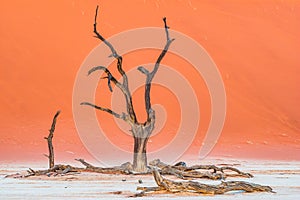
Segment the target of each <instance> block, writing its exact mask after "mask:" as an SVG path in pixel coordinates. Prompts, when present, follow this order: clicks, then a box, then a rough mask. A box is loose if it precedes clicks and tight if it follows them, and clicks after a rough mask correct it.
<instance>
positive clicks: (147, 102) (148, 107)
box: [138, 17, 175, 122]
mask: <svg viewBox="0 0 300 200" xmlns="http://www.w3.org/2000/svg"><path fill="white" fill-rule="evenodd" d="M163 21H164V27H165V31H166V38H167V42H166V44H165V47H164V49H163V50H162V52H161V53H160V55H159V57H158V58H157V60H156V63H155V65H154V68H153V70H152V71H151V72H149V71H148V70H147V69H145V68H144V67H139V68H138V70H139V71H140V72H142V73H143V74H145V75H146V77H147V78H146V85H145V105H146V112H147V121H148V122H150V121H151V113H152V111H153V110H152V107H151V101H150V90H151V83H152V80H153V78H154V76H155V74H156V72H157V70H158V68H159V65H160V62H161V61H162V59H163V58H164V56H165V55H166V53H167V52H168V49H169V47H170V45H171V43H172V42H173V41H174V40H175V39H174V38H173V39H170V36H169V31H168V29H169V28H170V27H168V26H167V18H166V17H164V18H163Z"/></svg>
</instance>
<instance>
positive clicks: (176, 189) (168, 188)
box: [135, 168, 273, 197]
mask: <svg viewBox="0 0 300 200" xmlns="http://www.w3.org/2000/svg"><path fill="white" fill-rule="evenodd" d="M153 176H154V179H155V182H156V184H157V185H158V187H138V188H137V190H142V192H141V193H138V194H136V195H135V197H137V196H145V195H147V194H154V193H159V194H162V193H166V194H168V193H183V192H184V193H196V194H211V195H215V194H224V193H226V192H229V191H244V192H273V190H272V188H271V187H269V186H263V185H259V184H254V183H249V182H244V181H226V182H225V181H223V182H222V183H220V184H218V185H209V184H203V183H199V182H196V181H172V180H169V179H167V178H165V177H163V176H162V175H161V174H160V173H159V171H158V170H157V169H155V168H154V169H153Z"/></svg>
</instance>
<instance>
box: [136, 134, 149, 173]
mask: <svg viewBox="0 0 300 200" xmlns="http://www.w3.org/2000/svg"><path fill="white" fill-rule="evenodd" d="M147 141H148V138H139V137H134V150H133V170H134V171H137V172H147V152H146V146H147Z"/></svg>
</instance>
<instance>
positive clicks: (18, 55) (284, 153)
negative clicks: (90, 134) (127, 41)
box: [0, 0, 300, 161]
mask: <svg viewBox="0 0 300 200" xmlns="http://www.w3.org/2000/svg"><path fill="white" fill-rule="evenodd" d="M126 2H127V1H96V0H95V1H88V2H87V1H76V0H73V1H71V0H65V1H50V0H49V1H7V2H6V3H2V5H1V7H0V19H1V25H0V28H1V29H0V44H1V46H0V52H1V61H0V62H1V67H0V91H1V98H0V113H1V115H0V122H1V123H0V160H11V161H12V160H20V159H23V160H26V159H41V158H42V156H41V155H42V154H43V153H46V152H47V147H46V143H45V141H44V139H43V137H44V136H46V135H47V130H48V128H49V127H50V125H51V120H52V116H53V115H54V113H55V112H56V110H58V109H61V110H62V114H61V116H60V117H59V122H58V124H57V130H56V132H55V140H54V144H55V148H56V152H57V156H58V159H65V158H70V159H71V158H78V157H85V158H90V157H89V156H88V152H87V150H85V148H84V146H83V144H82V143H81V141H80V139H79V136H78V134H77V131H76V128H75V124H74V121H73V116H72V90H73V84H74V80H75V78H76V73H77V71H78V69H79V68H80V66H81V64H82V62H83V60H84V59H85V57H86V56H87V55H88V54H89V53H90V51H91V50H92V49H93V48H94V47H96V45H98V44H99V43H100V42H99V41H98V40H97V39H95V38H93V37H92V35H93V33H92V30H93V29H92V28H93V26H92V25H93V17H94V11H95V7H96V5H97V4H100V6H101V11H100V14H99V29H100V30H101V32H102V33H103V35H104V36H106V37H110V36H112V35H114V34H117V33H119V32H122V31H125V30H129V29H134V28H140V27H150V26H154V27H161V26H162V25H163V24H162V20H161V18H162V17H163V16H166V17H167V18H168V23H169V25H170V27H171V28H172V29H174V30H177V31H180V32H182V33H184V34H186V35H188V36H190V37H192V38H193V39H194V40H196V41H197V42H198V43H200V44H201V45H202V46H203V47H204V48H205V49H206V50H207V51H208V53H209V54H210V56H211V57H212V59H213V60H214V61H215V63H216V65H217V66H218V68H219V71H220V73H221V75H222V78H223V80H224V85H225V89H226V94H227V116H226V122H225V126H224V129H223V132H222V135H221V137H220V139H219V141H218V143H217V145H216V147H215V148H214V150H213V151H212V152H211V154H210V155H214V156H233V157H245V158H262V159H287V160H300V135H299V132H300V123H299V119H300V108H299V102H300V93H299V85H300V79H299V74H300V67H299V66H300V59H299V50H298V48H299V46H300V38H299V35H300V23H299V22H300V3H299V2H297V1H272V2H271V1H266V2H261V1H243V2H237V1H226V2H224V1H213V2H211V1H201V2H200V1H195V0H190V1H179V0H178V1H173V0H144V1H142V0H135V1H130V3H128V2H127V3H126ZM145 40H147V38H145ZM175 42H176V40H175ZM157 54H158V52H157V51H154V52H149V54H148V55H144V56H143V57H142V58H144V59H145V61H143V59H141V58H139V59H138V60H135V58H136V57H134V55H131V54H130V55H127V58H128V59H127V63H126V66H132V67H135V66H137V65H138V64H143V63H147V62H150V60H152V62H153V61H154V60H153V58H155V57H153V55H157ZM168 56H169V57H168ZM168 56H167V57H166V59H165V60H164V61H163V64H166V65H168V66H174V68H176V69H179V70H180V66H179V63H180V62H179V61H176V58H174V59H173V57H172V55H168ZM124 60H126V59H125V58H124ZM182 62H183V61H182ZM100 64H101V63H100ZM183 64H184V63H183ZM125 69H126V70H129V69H131V68H130V67H125ZM181 72H182V73H183V74H184V76H185V77H187V78H188V77H189V73H192V72H189V71H188V70H187V71H184V70H182V68H181ZM194 78H195V80H194ZM196 78H197V77H194V76H192V75H191V80H190V82H191V83H192V84H193V87H194V88H195V91H196V92H197V98H198V99H199V104H200V105H201V108H203V109H201V115H203V118H201V120H202V121H201V122H200V129H199V131H198V133H197V136H196V139H195V141H194V143H193V145H192V146H191V147H190V148H189V150H188V152H187V154H193V155H197V153H198V151H199V148H200V146H201V143H202V139H203V132H205V130H206V129H207V126H208V123H209V119H210V109H209V106H210V104H209V95H208V92H207V91H206V87H205V86H204V85H203V83H202V84H199V85H200V86H199V87H198V86H197V83H199V82H197V81H196V80H197V79H196ZM200 79H201V77H200ZM198 80H199V77H198ZM200 82H201V81H200ZM101 89H102V88H101ZM104 90H105V91H106V90H107V89H106V88H105V89H104ZM105 91H103V92H102V93H100V96H101V95H102V96H103V95H105V94H108V93H106V92H105ZM160 94H161V93H160V91H159V89H157V90H156V91H155V87H154V89H153V96H152V99H153V101H154V102H156V103H159V102H160V101H162V103H163V104H164V105H166V110H167V112H168V113H171V114H172V113H176V112H177V111H178V110H177V108H176V106H170V105H168V104H167V103H168V102H167V101H164V98H161V95H160ZM139 95H141V96H142V95H143V94H142V92H141V91H137V93H136V94H135V96H134V99H138V98H139ZM171 96H172V95H171ZM97 98H98V97H97ZM170 98H173V97H170ZM99 102H101V101H100V100H99ZM135 102H137V103H136V106H137V107H138V109H137V113H138V115H139V116H140V118H143V117H144V114H145V113H144V111H143V104H139V102H138V100H135ZM104 103H105V101H104ZM106 103H107V102H106ZM171 114H170V116H171ZM177 114H178V112H177ZM174 116H176V114H174ZM98 117H99V119H101V120H102V122H103V123H104V124H107V125H112V127H114V124H111V123H113V120H112V118H111V117H110V116H108V115H107V114H104V113H99V114H98ZM176 120H177V121H176ZM177 122H178V118H176V117H175V118H174V119H173V120H172V118H170V119H168V120H167V124H166V128H165V129H164V131H165V132H171V133H170V134H172V130H173V128H174V127H175V129H176V126H177ZM109 127H111V126H109ZM104 128H105V127H104ZM106 128H107V127H106ZM113 130H114V132H118V129H117V128H113ZM116 135H117V136H116ZM121 135H122V133H119V136H118V134H117V133H114V135H110V136H109V137H111V139H112V141H114V142H115V143H118V138H119V137H121ZM124 138H125V137H124ZM170 139H172V136H170V135H168V134H166V133H165V134H164V132H161V133H160V134H158V135H157V139H156V140H155V138H154V139H153V142H152V143H151V144H149V148H154V147H159V146H161V145H162V144H167V143H168V142H167V141H168V140H170ZM117 145H118V144H117ZM120 145H124V143H122V142H121V144H120ZM126 145H127V147H124V148H129V149H130V148H131V144H128V143H126ZM126 145H125V146H126ZM151 146H152V147H151Z"/></svg>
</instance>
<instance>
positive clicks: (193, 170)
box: [149, 159, 253, 180]
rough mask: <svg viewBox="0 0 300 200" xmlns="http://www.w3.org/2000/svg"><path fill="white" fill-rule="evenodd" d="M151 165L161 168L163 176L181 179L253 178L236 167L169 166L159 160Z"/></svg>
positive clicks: (181, 164) (183, 164)
mask: <svg viewBox="0 0 300 200" xmlns="http://www.w3.org/2000/svg"><path fill="white" fill-rule="evenodd" d="M149 165H150V166H152V167H157V168H159V169H160V173H161V174H163V175H174V176H177V177H178V178H181V179H195V178H207V179H212V180H218V179H225V178H227V177H245V178H252V177H253V175H252V174H250V173H245V172H242V171H240V170H238V169H236V168H234V167H228V166H225V167H217V166H215V165H193V166H191V167H188V166H186V164H185V163H184V162H178V163H176V164H175V165H168V164H165V163H163V162H161V161H160V160H159V159H156V160H153V161H151V162H150V163H149ZM200 170H201V171H200ZM226 172H228V173H226ZM232 172H233V173H232Z"/></svg>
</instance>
